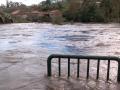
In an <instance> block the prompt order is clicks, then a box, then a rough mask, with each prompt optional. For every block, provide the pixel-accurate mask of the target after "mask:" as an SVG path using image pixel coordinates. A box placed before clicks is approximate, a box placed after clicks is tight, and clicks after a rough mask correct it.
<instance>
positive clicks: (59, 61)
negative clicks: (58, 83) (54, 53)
mask: <svg viewBox="0 0 120 90" xmlns="http://www.w3.org/2000/svg"><path fill="white" fill-rule="evenodd" d="M58 63H59V66H58V70H59V76H61V58H58Z"/></svg>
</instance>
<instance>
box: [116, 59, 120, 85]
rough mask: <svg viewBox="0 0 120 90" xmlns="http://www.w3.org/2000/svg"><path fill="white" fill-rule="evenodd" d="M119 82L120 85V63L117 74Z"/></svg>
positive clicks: (119, 62)
mask: <svg viewBox="0 0 120 90" xmlns="http://www.w3.org/2000/svg"><path fill="white" fill-rule="evenodd" d="M117 81H118V82H119V83H120V61H118V74H117Z"/></svg>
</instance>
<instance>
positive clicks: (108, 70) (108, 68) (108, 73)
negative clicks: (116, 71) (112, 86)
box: [107, 60, 110, 81]
mask: <svg viewBox="0 0 120 90" xmlns="http://www.w3.org/2000/svg"><path fill="white" fill-rule="evenodd" d="M109 75H110V60H108V67H107V81H108V80H109Z"/></svg>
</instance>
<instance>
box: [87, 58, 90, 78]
mask: <svg viewBox="0 0 120 90" xmlns="http://www.w3.org/2000/svg"><path fill="white" fill-rule="evenodd" d="M89 68H90V59H88V61H87V79H88V78H89Z"/></svg>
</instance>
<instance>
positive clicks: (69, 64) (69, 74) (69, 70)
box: [68, 58, 70, 77]
mask: <svg viewBox="0 0 120 90" xmlns="http://www.w3.org/2000/svg"><path fill="white" fill-rule="evenodd" d="M68 77H70V58H68Z"/></svg>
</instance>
